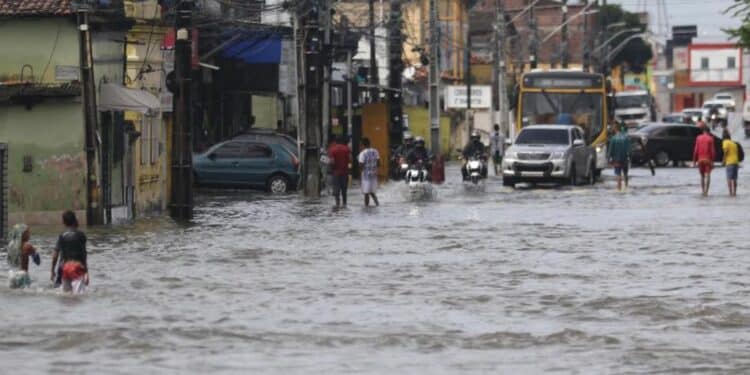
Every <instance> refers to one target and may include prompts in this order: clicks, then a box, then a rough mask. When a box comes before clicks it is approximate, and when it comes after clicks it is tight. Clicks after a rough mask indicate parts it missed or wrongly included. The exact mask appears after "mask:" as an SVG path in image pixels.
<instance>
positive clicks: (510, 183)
mask: <svg viewBox="0 0 750 375" xmlns="http://www.w3.org/2000/svg"><path fill="white" fill-rule="evenodd" d="M503 186H508V187H515V186H516V181H515V180H513V179H511V178H503Z"/></svg>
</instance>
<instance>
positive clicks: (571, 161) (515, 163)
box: [502, 125, 596, 186]
mask: <svg viewBox="0 0 750 375" xmlns="http://www.w3.org/2000/svg"><path fill="white" fill-rule="evenodd" d="M583 134H584V133H583V129H581V128H580V127H578V126H574V125H531V126H526V127H524V128H523V129H521V132H520V133H519V134H518V137H516V141H515V144H513V146H511V147H510V148H508V150H507V151H505V157H503V163H502V168H503V185H505V186H514V185H515V184H516V183H518V182H562V183H568V184H571V185H577V184H578V182H579V181H585V182H586V183H588V184H592V185H593V184H594V182H595V181H596V151H595V150H594V148H593V147H591V146H587V145H586V143H585V141H584V137H583Z"/></svg>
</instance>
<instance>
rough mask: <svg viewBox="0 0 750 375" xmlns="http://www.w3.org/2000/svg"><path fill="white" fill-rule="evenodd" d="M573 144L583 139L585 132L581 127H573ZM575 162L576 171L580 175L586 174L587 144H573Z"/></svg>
mask: <svg viewBox="0 0 750 375" xmlns="http://www.w3.org/2000/svg"><path fill="white" fill-rule="evenodd" d="M571 139H572V142H571V144H575V142H576V141H578V140H580V141H583V134H581V131H580V130H579V129H576V128H573V129H571ZM572 152H573V162H574V163H575V164H576V172H577V174H578V176H579V177H583V176H585V175H586V168H588V166H587V165H586V146H573V150H572Z"/></svg>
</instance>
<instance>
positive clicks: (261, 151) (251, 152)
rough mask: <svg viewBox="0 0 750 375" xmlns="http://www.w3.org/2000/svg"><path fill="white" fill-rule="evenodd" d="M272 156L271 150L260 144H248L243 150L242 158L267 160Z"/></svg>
mask: <svg viewBox="0 0 750 375" xmlns="http://www.w3.org/2000/svg"><path fill="white" fill-rule="evenodd" d="M271 155H273V152H271V148H270V147H268V146H266V145H262V144H260V143H250V144H248V145H247V147H246V148H245V153H244V155H243V156H244V157H246V158H248V159H267V158H270V157H271Z"/></svg>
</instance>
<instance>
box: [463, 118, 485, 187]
mask: <svg viewBox="0 0 750 375" xmlns="http://www.w3.org/2000/svg"><path fill="white" fill-rule="evenodd" d="M486 150H487V147H486V146H485V145H484V143H482V140H481V137H480V136H479V132H477V131H476V130H474V131H472V132H471V138H469V143H468V144H467V145H466V147H464V151H463V153H462V155H463V157H464V164H463V166H462V167H461V174H462V175H463V179H464V181H465V180H467V179H468V178H469V174H468V172H467V171H466V162H468V161H469V159H470V158H472V157H474V156H478V157H479V158H480V160H482V178H487V151H486Z"/></svg>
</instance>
